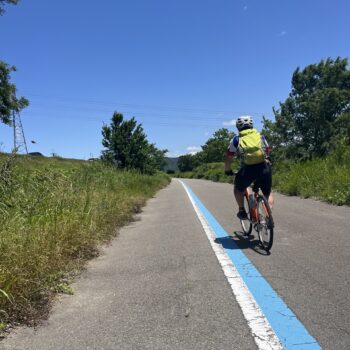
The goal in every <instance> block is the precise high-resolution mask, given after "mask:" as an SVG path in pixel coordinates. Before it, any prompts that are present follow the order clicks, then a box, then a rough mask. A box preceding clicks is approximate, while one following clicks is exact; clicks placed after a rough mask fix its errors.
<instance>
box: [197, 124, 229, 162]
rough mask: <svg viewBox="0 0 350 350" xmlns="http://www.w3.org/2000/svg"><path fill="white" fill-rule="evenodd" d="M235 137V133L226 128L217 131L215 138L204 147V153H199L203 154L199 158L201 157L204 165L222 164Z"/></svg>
mask: <svg viewBox="0 0 350 350" xmlns="http://www.w3.org/2000/svg"><path fill="white" fill-rule="evenodd" d="M234 135H235V134H234V132H231V131H229V130H228V129H226V128H222V129H219V130H217V131H215V132H214V134H213V137H211V138H210V139H209V140H208V141H207V142H206V143H205V145H203V146H202V149H203V151H201V152H199V153H201V154H200V155H198V156H197V157H200V158H201V159H202V161H203V162H204V163H213V162H222V161H223V159H224V154H225V151H226V150H227V147H228V145H229V143H230V141H231V140H232V139H233V137H234Z"/></svg>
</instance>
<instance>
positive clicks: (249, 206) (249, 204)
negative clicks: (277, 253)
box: [240, 183, 274, 252]
mask: <svg viewBox="0 0 350 350" xmlns="http://www.w3.org/2000/svg"><path fill="white" fill-rule="evenodd" d="M251 189H252V192H253V193H249V190H248V188H246V189H245V191H244V209H245V211H246V212H247V215H248V219H245V220H240V221H241V226H242V229H243V232H244V234H245V235H247V236H248V235H250V234H251V232H252V228H253V227H254V230H255V231H256V232H257V233H258V238H259V242H260V244H261V246H262V248H263V249H264V250H265V251H266V252H269V251H270V249H271V247H272V244H273V231H274V221H273V217H272V213H271V208H270V205H269V202H268V200H267V199H266V197H265V196H264V195H263V194H262V193H260V188H259V186H257V185H256V184H255V183H253V184H252V186H251Z"/></svg>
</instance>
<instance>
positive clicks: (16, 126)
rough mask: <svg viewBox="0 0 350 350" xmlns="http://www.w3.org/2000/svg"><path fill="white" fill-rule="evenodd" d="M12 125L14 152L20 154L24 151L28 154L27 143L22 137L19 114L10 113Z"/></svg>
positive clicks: (15, 112)
mask: <svg viewBox="0 0 350 350" xmlns="http://www.w3.org/2000/svg"><path fill="white" fill-rule="evenodd" d="M12 125H13V145H14V151H15V152H16V153H20V152H21V151H25V153H26V154H28V148H27V142H26V138H25V136H24V130H23V126H22V121H21V116H20V114H19V112H17V111H13V112H12Z"/></svg>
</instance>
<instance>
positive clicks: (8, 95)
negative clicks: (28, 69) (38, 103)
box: [0, 61, 29, 125]
mask: <svg viewBox="0 0 350 350" xmlns="http://www.w3.org/2000/svg"><path fill="white" fill-rule="evenodd" d="M13 71H16V67H14V66H10V65H8V64H7V63H5V62H3V61H0V121H1V122H3V123H5V124H8V125H10V124H11V115H12V112H19V111H20V110H22V109H23V108H25V107H26V106H28V104H29V101H28V100H27V99H26V98H24V97H21V98H17V97H16V85H15V84H12V83H10V79H11V75H10V74H11V72H13Z"/></svg>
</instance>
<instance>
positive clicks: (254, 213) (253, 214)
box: [244, 187, 259, 224]
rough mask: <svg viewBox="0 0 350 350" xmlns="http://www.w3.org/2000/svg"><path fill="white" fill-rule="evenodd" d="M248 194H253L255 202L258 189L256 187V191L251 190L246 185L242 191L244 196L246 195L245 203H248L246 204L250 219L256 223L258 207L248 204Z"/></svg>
mask: <svg viewBox="0 0 350 350" xmlns="http://www.w3.org/2000/svg"><path fill="white" fill-rule="evenodd" d="M250 194H253V196H254V200H255V203H257V201H258V197H259V189H257V191H253V189H252V188H251V187H247V188H246V189H245V191H244V196H245V197H246V199H247V203H248V206H249V212H250V217H251V220H250V221H251V222H252V223H253V224H256V223H257V222H258V209H257V207H255V208H252V207H251V206H250V201H249V195H250Z"/></svg>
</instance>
